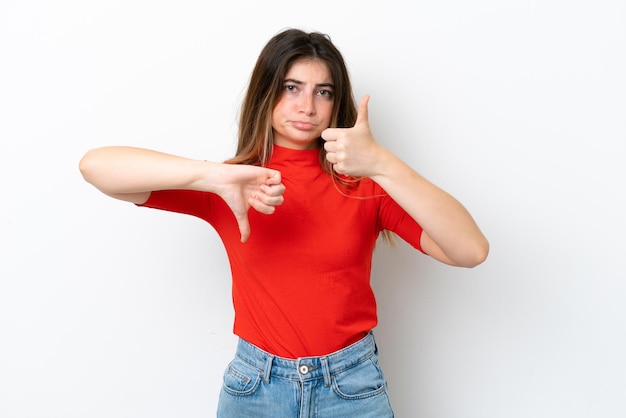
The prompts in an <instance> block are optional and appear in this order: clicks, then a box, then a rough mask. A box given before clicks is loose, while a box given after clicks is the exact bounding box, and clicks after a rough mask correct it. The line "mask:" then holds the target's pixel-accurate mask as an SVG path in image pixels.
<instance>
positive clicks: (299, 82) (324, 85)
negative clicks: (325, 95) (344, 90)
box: [285, 78, 335, 88]
mask: <svg viewBox="0 0 626 418" xmlns="http://www.w3.org/2000/svg"><path fill="white" fill-rule="evenodd" d="M285 83H293V84H297V85H302V84H306V83H305V82H304V81H300V80H296V79H295V78H286V79H285ZM315 87H330V88H334V87H335V85H334V84H333V83H319V84H316V85H315Z"/></svg>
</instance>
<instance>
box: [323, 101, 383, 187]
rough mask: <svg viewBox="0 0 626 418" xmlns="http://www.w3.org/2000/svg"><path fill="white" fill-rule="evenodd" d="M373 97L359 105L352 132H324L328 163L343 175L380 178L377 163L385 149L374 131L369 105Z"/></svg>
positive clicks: (330, 130) (339, 130)
mask: <svg viewBox="0 0 626 418" xmlns="http://www.w3.org/2000/svg"><path fill="white" fill-rule="evenodd" d="M369 98H370V97H369V96H364V97H363V98H362V99H361V102H360V103H359V110H358V113H357V119H356V123H355V124H354V126H353V127H352V128H328V129H325V130H324V132H322V139H324V140H325V141H326V142H325V143H324V149H325V150H326V159H327V160H328V161H329V162H330V163H331V164H332V165H333V169H334V170H335V171H336V172H337V173H339V174H343V175H347V176H354V177H371V176H373V175H374V174H376V162H377V161H378V157H379V156H380V154H381V151H383V150H382V147H381V146H380V145H379V144H378V142H376V140H375V139H374V136H373V135H372V131H371V130H370V125H369V118H368V110H367V104H368V102H369Z"/></svg>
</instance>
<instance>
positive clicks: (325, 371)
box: [236, 331, 378, 386]
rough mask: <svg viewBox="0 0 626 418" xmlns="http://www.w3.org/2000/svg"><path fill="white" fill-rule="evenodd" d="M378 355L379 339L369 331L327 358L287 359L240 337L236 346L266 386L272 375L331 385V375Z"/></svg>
mask: <svg viewBox="0 0 626 418" xmlns="http://www.w3.org/2000/svg"><path fill="white" fill-rule="evenodd" d="M377 352H378V349H377V346H376V340H375V339H374V334H373V333H372V332H371V331H370V332H369V333H368V334H367V335H366V336H365V337H363V338H362V339H361V340H359V341H357V342H355V343H354V344H352V345H349V346H348V347H346V348H343V349H341V350H339V351H336V352H334V353H331V354H327V355H324V356H318V357H301V358H298V359H287V358H283V357H278V356H274V355H273V354H270V353H268V352H266V351H264V350H261V349H260V348H258V347H256V346H255V345H252V344H250V343H249V342H247V341H245V340H243V339H241V338H240V339H239V342H238V344H237V354H236V355H237V357H239V358H240V359H241V360H243V361H245V362H246V363H248V364H250V365H252V366H254V367H256V368H257V369H259V370H260V371H261V376H262V377H263V380H264V381H265V382H266V383H267V382H269V380H270V377H271V376H277V377H282V378H287V379H294V380H302V381H305V380H313V379H319V378H321V377H323V378H324V383H325V384H326V385H327V386H328V385H330V381H331V376H333V375H334V374H337V373H340V372H342V371H344V370H347V369H349V368H351V367H353V366H355V365H357V364H359V363H362V362H364V361H366V360H368V359H369V358H371V357H372V356H373V355H375V354H376V353H377Z"/></svg>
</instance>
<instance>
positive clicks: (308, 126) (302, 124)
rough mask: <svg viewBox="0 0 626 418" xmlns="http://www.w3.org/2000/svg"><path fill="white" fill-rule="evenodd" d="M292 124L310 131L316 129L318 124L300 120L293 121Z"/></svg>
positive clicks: (302, 129)
mask: <svg viewBox="0 0 626 418" xmlns="http://www.w3.org/2000/svg"><path fill="white" fill-rule="evenodd" d="M291 125H292V126H293V127H294V128H296V129H300V130H301V131H310V130H311V129H314V128H315V126H316V125H315V124H314V123H311V122H304V121H299V120H293V121H291Z"/></svg>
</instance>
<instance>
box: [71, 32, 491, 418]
mask: <svg viewBox="0 0 626 418" xmlns="http://www.w3.org/2000/svg"><path fill="white" fill-rule="evenodd" d="M368 100H369V97H367V96H366V97H364V98H363V99H362V100H361V101H360V103H359V105H358V108H357V106H356V103H355V101H354V98H353V93H352V87H351V83H350V79H349V77H348V72H347V70H346V66H345V63H344V61H343V58H342V56H341V54H340V53H339V51H338V50H337V48H336V47H335V46H334V45H333V43H332V42H331V41H330V38H329V37H328V36H326V35H323V34H320V33H305V32H303V31H300V30H295V29H290V30H286V31H283V32H281V33H278V34H277V35H276V36H274V37H273V38H272V39H271V40H270V41H269V42H268V44H267V45H266V46H265V47H264V49H263V51H262V52H261V54H260V56H259V58H258V60H257V63H256V65H255V68H254V70H253V72H252V76H251V79H250V84H249V87H248V90H247V93H246V97H245V99H244V101H243V105H242V109H241V115H240V124H239V144H238V149H237V153H236V155H235V157H234V158H233V159H231V160H229V161H227V162H225V163H217V162H207V161H197V160H192V159H187V158H183V157H178V156H174V155H169V154H164V153H160V152H157V151H151V150H146V149H137V148H130V147H104V148H98V149H94V150H91V151H88V152H87V153H86V154H85V156H84V157H83V159H82V160H81V162H80V170H81V172H82V174H83V176H84V177H85V179H86V180H87V181H88V182H90V183H91V184H93V185H94V186H95V187H97V188H98V189H100V190H101V191H102V192H104V193H106V194H108V195H110V196H112V197H115V198H118V199H122V200H126V201H129V202H133V203H135V204H137V205H142V206H146V207H151V208H157V209H162V210H168V211H174V212H180V213H185V214H190V215H194V216H198V217H200V218H202V219H204V220H206V221H207V222H208V223H210V224H211V225H212V226H213V227H214V228H215V230H216V231H217V232H218V234H219V236H220V237H221V239H222V241H223V243H224V246H225V248H226V251H227V254H228V257H229V261H230V265H231V270H232V286H233V287H232V291H233V303H234V308H235V324H234V332H235V333H236V335H238V336H239V337H240V340H239V344H238V348H237V354H236V356H235V359H234V360H233V361H232V363H231V364H230V365H229V366H228V368H227V370H226V372H225V374H224V385H223V388H222V392H221V395H220V402H219V406H218V416H219V417H224V418H226V417H309V416H315V417H360V418H364V417H365V418H366V417H377V418H380V417H391V416H393V412H392V409H391V407H390V405H389V399H388V397H387V393H386V383H385V380H384V378H383V375H382V372H381V371H380V368H379V365H378V362H377V352H378V351H377V348H376V343H375V341H374V337H373V334H372V332H371V331H372V329H373V328H374V327H375V326H376V323H377V317H376V305H375V300H374V295H373V293H372V289H371V287H370V283H369V281H370V269H371V261H372V252H373V250H374V245H375V242H376V240H377V237H378V236H379V234H381V233H383V234H389V233H390V232H393V233H394V234H395V235H397V236H399V237H401V238H402V239H404V240H405V241H407V242H408V243H409V244H411V245H412V246H413V247H415V248H416V249H417V250H419V251H421V252H423V253H425V254H428V255H429V256H430V257H433V258H435V259H437V260H439V261H441V262H443V263H446V264H450V265H454V266H464V267H473V266H475V265H477V264H479V263H481V262H482V261H483V260H485V258H486V257H487V253H488V243H487V240H486V239H485V237H484V236H483V234H482V233H481V231H480V230H479V228H478V227H477V225H476V223H475V222H474V220H473V219H472V217H471V216H470V214H469V213H468V212H467V210H466V209H465V208H464V207H463V206H462V205H461V204H460V203H459V202H458V201H457V200H456V199H454V198H453V197H452V196H450V195H449V194H448V193H446V192H444V191H443V190H441V189H440V188H438V187H436V186H435V185H433V184H432V183H430V182H429V181H427V180H426V179H424V178H423V177H422V176H421V175H419V174H418V173H417V172H415V171H414V170H413V169H411V168H410V167H409V166H407V165H406V164H405V163H404V162H402V161H401V160H400V159H399V158H398V157H397V156H395V155H393V154H392V153H391V152H389V151H388V150H386V149H385V148H384V147H383V146H381V145H380V144H379V143H378V142H377V141H376V139H375V138H374V137H373V136H372V133H371V131H370V128H369V124H368ZM251 208H252V210H250V209H251Z"/></svg>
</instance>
